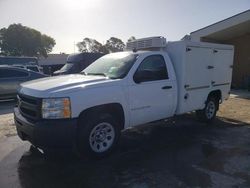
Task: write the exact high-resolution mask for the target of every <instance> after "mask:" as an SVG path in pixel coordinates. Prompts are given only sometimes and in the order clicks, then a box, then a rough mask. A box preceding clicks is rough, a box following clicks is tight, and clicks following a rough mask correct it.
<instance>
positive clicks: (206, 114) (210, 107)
mask: <svg viewBox="0 0 250 188" xmlns="http://www.w3.org/2000/svg"><path fill="white" fill-rule="evenodd" d="M218 107H219V101H218V100H217V99H216V98H215V97H208V99H207V101H206V106H205V108H204V109H202V110H197V111H196V115H197V117H198V119H199V120H200V121H203V122H206V123H212V122H213V120H214V119H215V117H216V113H217V110H218Z"/></svg>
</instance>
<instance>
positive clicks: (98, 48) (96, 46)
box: [76, 38, 108, 53]
mask: <svg viewBox="0 0 250 188" xmlns="http://www.w3.org/2000/svg"><path fill="white" fill-rule="evenodd" d="M76 46H77V47H78V49H79V52H101V53H108V50H107V49H106V48H105V46H103V45H102V44H101V43H100V42H98V41H97V40H95V39H91V38H84V39H83V41H82V42H78V43H77V44H76Z"/></svg>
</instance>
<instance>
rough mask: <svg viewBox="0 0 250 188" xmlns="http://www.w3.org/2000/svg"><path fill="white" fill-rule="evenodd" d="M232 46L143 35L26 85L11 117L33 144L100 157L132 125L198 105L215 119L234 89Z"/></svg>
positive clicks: (199, 112) (196, 108)
mask: <svg viewBox="0 0 250 188" xmlns="http://www.w3.org/2000/svg"><path fill="white" fill-rule="evenodd" d="M233 53H234V49H233V46H230V45H221V44H212V43H203V42H191V41H177V42H168V43H167V42H166V39H165V38H163V37H152V38H145V39H139V40H136V41H132V42H129V43H128V44H127V51H124V52H118V53H111V54H108V55H105V56H103V57H101V58H100V59H98V60H96V61H95V62H94V63H93V64H91V65H90V66H89V67H87V68H86V69H85V70H83V71H82V72H81V73H80V74H71V75H65V76H55V77H50V78H44V79H38V80H35V81H30V82H26V83H23V84H21V87H20V89H19V91H18V105H17V107H16V108H15V109H14V119H15V124H16V128H17V132H18V135H19V137H20V138H21V139H23V140H29V141H30V142H31V143H32V144H33V145H34V146H36V147H38V148H40V149H42V150H44V151H49V150H50V149H58V148H59V149H61V148H74V149H77V151H79V153H80V154H82V155H90V156H95V157H103V156H105V155H106V154H108V153H110V151H111V150H112V149H113V148H114V147H115V146H116V144H117V142H118V139H119V136H120V132H121V130H123V129H126V128H128V127H132V126H136V125H140V124H145V123H148V122H153V121H156V120H162V119H166V118H169V117H172V116H174V115H177V114H183V113H186V112H190V111H196V113H197V116H198V117H199V118H200V119H201V120H204V121H206V122H211V121H212V120H213V119H214V118H215V116H216V111H217V110H218V109H219V104H220V103H221V102H222V101H224V100H225V99H227V98H228V96H229V93H230V85H231V76H232V66H233Z"/></svg>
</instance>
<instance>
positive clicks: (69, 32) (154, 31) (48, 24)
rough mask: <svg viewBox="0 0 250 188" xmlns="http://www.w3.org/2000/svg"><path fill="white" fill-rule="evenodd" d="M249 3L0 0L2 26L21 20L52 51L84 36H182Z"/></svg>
mask: <svg viewBox="0 0 250 188" xmlns="http://www.w3.org/2000/svg"><path fill="white" fill-rule="evenodd" d="M248 9H250V0H0V18H1V19H0V28H3V27H8V26H9V25H10V24H13V23H21V24H22V25H24V26H28V27H31V28H34V29H36V30H38V31H40V32H41V33H43V34H46V35H49V36H51V37H53V38H54V39H55V40H56V45H55V47H54V48H53V52H52V53H60V52H64V53H73V52H74V51H75V52H77V50H78V49H77V47H75V45H74V44H76V43H77V42H80V41H82V40H83V39H84V38H85V37H89V38H94V39H96V40H98V41H99V42H101V43H105V41H106V40H108V39H109V38H110V37H118V38H120V39H122V40H123V41H124V42H126V41H127V39H128V38H129V37H131V36H135V37H136V38H143V37H150V36H164V37H166V38H167V40H168V41H174V40H179V39H181V38H182V37H183V36H184V35H186V34H189V33H190V32H192V31H195V30H197V29H200V28H203V27H205V26H207V25H210V24H213V23H215V22H217V21H220V20H222V19H225V18H228V17H231V16H233V15H235V14H238V13H240V12H243V11H245V10H248Z"/></svg>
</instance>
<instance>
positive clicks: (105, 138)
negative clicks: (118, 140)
mask: <svg viewBox="0 0 250 188" xmlns="http://www.w3.org/2000/svg"><path fill="white" fill-rule="evenodd" d="M114 138H115V131H114V128H113V126H112V125H111V124H110V123H106V122H105V123H104V122H103V123H100V124H98V125H96V126H95V127H94V128H93V129H92V131H91V133H90V136H89V144H90V147H91V149H92V150H93V151H94V152H104V151H106V150H108V149H109V148H110V147H111V146H112V144H113V142H114Z"/></svg>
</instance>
